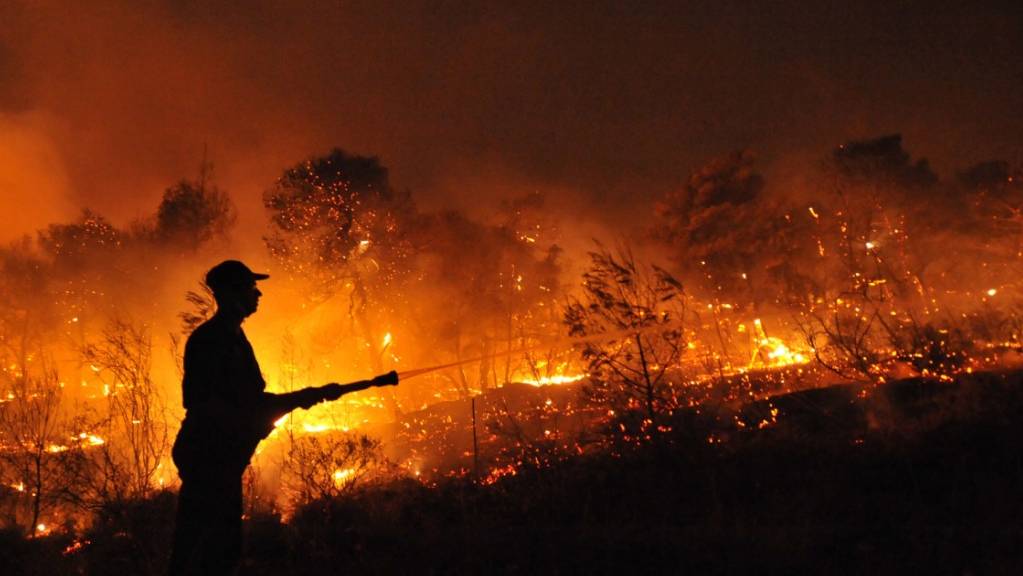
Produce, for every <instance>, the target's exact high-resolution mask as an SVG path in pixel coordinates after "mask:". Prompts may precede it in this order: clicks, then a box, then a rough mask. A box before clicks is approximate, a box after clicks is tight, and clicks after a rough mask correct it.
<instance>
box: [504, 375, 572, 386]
mask: <svg viewBox="0 0 1023 576" xmlns="http://www.w3.org/2000/svg"><path fill="white" fill-rule="evenodd" d="M583 378H586V374H563V375H555V376H541V377H539V378H522V379H520V380H519V382H522V383H523V384H529V385H530V386H536V387H540V386H551V385H557V384H570V383H572V382H578V381H580V380H582V379H583Z"/></svg>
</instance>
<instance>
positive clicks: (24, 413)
mask: <svg viewBox="0 0 1023 576" xmlns="http://www.w3.org/2000/svg"><path fill="white" fill-rule="evenodd" d="M22 368H25V370H20V369H19V370H17V371H16V372H15V373H13V374H12V373H11V371H10V370H5V371H4V378H3V380H2V381H3V383H4V386H3V389H2V390H0V393H2V397H0V480H2V482H3V489H4V490H5V491H10V493H11V494H12V495H13V496H14V498H15V501H16V504H17V503H18V502H17V501H19V500H20V501H26V502H27V508H28V514H27V516H26V519H27V521H26V522H25V525H27V526H29V527H30V528H29V530H28V532H29V533H39V532H46V531H47V527H46V525H45V524H44V523H42V522H40V519H41V518H42V517H43V515H44V514H45V513H46V512H47V511H49V510H51V509H53V508H54V507H56V506H58V505H59V504H61V503H66V502H74V501H75V500H76V499H77V494H76V493H75V489H76V486H75V482H74V480H75V478H76V471H77V470H78V469H79V468H80V464H81V450H80V447H81V442H80V440H82V439H80V438H78V437H77V436H76V435H74V434H72V433H71V431H70V428H71V426H70V425H69V424H68V422H67V421H66V420H65V419H64V416H63V414H62V413H61V396H62V394H61V387H60V385H59V383H58V379H57V374H56V373H55V372H53V371H52V370H46V369H44V370H43V371H42V373H41V374H39V375H37V376H36V375H31V374H29V373H28V370H27V367H25V366H23V367H22ZM83 439H84V437H83ZM18 508H20V506H18ZM12 516H13V518H12V520H14V522H15V523H16V524H17V516H18V513H17V510H16V511H15V513H14V514H13V515H12Z"/></svg>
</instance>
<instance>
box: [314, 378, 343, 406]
mask: <svg viewBox="0 0 1023 576" xmlns="http://www.w3.org/2000/svg"><path fill="white" fill-rule="evenodd" d="M320 390H321V391H322V392H323V399H324V400H328V401H330V400H337V399H338V398H340V397H341V395H342V394H344V393H345V387H344V386H342V385H340V384H337V383H336V382H331V383H330V384H327V385H326V386H323V387H322V388H320Z"/></svg>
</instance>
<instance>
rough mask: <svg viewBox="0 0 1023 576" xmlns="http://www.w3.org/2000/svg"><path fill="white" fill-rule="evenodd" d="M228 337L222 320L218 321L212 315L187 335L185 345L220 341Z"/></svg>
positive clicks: (228, 332)
mask: <svg viewBox="0 0 1023 576" xmlns="http://www.w3.org/2000/svg"><path fill="white" fill-rule="evenodd" d="M229 337H230V331H229V330H228V329H227V328H226V326H225V324H224V322H220V321H218V319H217V317H216V316H214V317H212V318H210V319H208V320H206V321H205V322H203V323H202V324H200V325H199V326H198V327H197V328H196V329H195V330H193V331H192V333H191V334H189V335H188V341H187V343H186V346H189V345H191V346H195V345H196V344H203V343H207V342H216V341H221V340H224V339H226V338H229Z"/></svg>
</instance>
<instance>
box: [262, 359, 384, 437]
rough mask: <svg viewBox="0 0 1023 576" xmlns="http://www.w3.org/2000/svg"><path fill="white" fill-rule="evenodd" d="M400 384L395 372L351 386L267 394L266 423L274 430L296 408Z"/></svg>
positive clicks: (335, 385)
mask: <svg viewBox="0 0 1023 576" xmlns="http://www.w3.org/2000/svg"><path fill="white" fill-rule="evenodd" d="M397 384H398V373H397V372H395V371H394V370H392V371H390V372H388V373H386V374H381V375H380V376H377V377H375V378H373V379H371V380H359V381H358V382H351V383H349V384H337V383H334V382H332V383H330V384H327V385H325V386H310V387H308V388H303V389H301V390H297V391H295V392H286V393H284V394H272V393H269V392H265V393H264V396H265V398H266V404H265V407H266V410H267V414H266V416H265V418H264V421H268V422H269V425H270V427H271V429H272V427H273V423H274V422H276V421H277V420H278V419H280V418H281V417H282V416H284V415H285V414H288V413H289V412H291V411H292V410H294V409H296V408H305V409H306V410H308V409H309V408H312V407H313V406H315V405H316V404H319V403H320V402H324V401H328V400H337V399H338V398H340V397H341V396H344V395H345V394H349V393H352V392H358V391H360V390H366V389H368V388H376V387H380V386H395V385H397ZM268 433H269V432H268Z"/></svg>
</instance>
